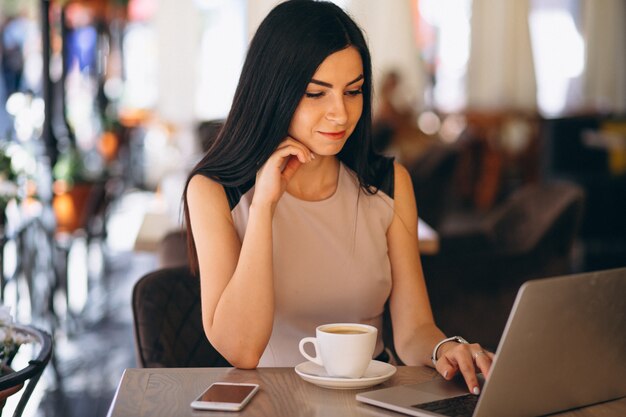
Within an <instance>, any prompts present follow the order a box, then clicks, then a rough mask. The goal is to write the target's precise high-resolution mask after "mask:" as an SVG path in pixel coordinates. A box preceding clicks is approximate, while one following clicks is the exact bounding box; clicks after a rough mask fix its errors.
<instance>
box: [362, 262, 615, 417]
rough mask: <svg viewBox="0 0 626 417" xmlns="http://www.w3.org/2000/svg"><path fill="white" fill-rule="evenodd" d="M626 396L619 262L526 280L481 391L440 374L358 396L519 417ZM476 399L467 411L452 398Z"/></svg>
mask: <svg viewBox="0 0 626 417" xmlns="http://www.w3.org/2000/svg"><path fill="white" fill-rule="evenodd" d="M624 396H626V268H620V269H612V270H607V271H599V272H591V273H583V274H576V275H568V276H562V277H556V278H547V279H540V280H533V281H528V282H526V283H524V284H523V285H522V287H521V288H520V290H519V291H518V293H517V298H516V300H515V303H514V305H513V308H512V310H511V314H510V315H509V319H508V321H507V324H506V327H505V329H504V333H503V335H502V338H501V340H500V344H499V345H498V349H497V351H496V357H495V359H494V362H493V364H492V367H491V375H490V377H489V379H488V380H487V381H486V382H485V383H484V385H483V387H482V390H481V394H480V396H479V397H476V396H474V395H471V394H468V391H467V387H466V386H465V384H464V382H463V381H462V380H461V379H459V380H458V381H445V380H443V379H442V378H437V379H435V380H433V381H429V382H426V383H422V384H414V385H403V386H396V387H392V388H386V389H380V390H376V391H369V392H363V393H360V394H357V396H356V399H357V400H358V401H361V402H364V403H367V404H372V405H375V406H378V407H383V408H387V409H390V410H394V411H397V412H400V413H404V414H409V415H412V416H442V415H443V416H446V415H447V416H452V415H454V416H456V415H467V416H473V417H489V416H509V417H516V416H539V415H544V414H549V413H555V412H559V411H564V410H569V409H573V408H578V407H582V406H585V405H590V404H594V403H599V402H603V401H608V400H612V399H616V398H620V397H624ZM472 400H473V402H474V405H473V406H470V409H469V410H466V411H465V412H463V411H461V410H460V409H459V410H458V411H452V412H451V411H449V407H448V405H447V404H446V403H449V402H456V403H459V405H457V406H458V407H462V405H461V404H460V403H464V402H466V401H470V402H471V401H472ZM472 408H473V409H472ZM444 409H448V411H444V412H442V411H441V410H444Z"/></svg>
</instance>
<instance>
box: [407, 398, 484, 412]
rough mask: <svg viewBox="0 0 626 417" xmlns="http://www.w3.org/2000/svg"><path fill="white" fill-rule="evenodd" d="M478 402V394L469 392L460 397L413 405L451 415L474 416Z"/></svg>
mask: <svg viewBox="0 0 626 417" xmlns="http://www.w3.org/2000/svg"><path fill="white" fill-rule="evenodd" d="M477 403H478V395H472V394H468V395H462V396H460V397H453V398H446V399H445V400H438V401H431V402H428V403H423V404H416V405H412V406H411V407H413V408H417V409H420V410H426V411H430V412H433V413H438V414H443V415H444V416H450V417H472V414H474V409H475V408H476V404H477Z"/></svg>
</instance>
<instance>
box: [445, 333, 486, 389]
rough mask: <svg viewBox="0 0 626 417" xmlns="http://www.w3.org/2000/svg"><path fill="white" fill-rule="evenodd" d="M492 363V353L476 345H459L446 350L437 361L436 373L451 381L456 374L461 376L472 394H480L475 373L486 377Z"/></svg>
mask: <svg viewBox="0 0 626 417" xmlns="http://www.w3.org/2000/svg"><path fill="white" fill-rule="evenodd" d="M492 361H493V353H491V352H488V351H486V350H484V349H483V348H481V347H480V345H478V344H459V345H457V346H455V347H454V348H451V349H448V350H447V351H446V352H445V353H444V354H443V355H442V356H441V357H440V358H439V360H438V361H437V364H436V368H437V371H438V372H439V373H440V374H441V375H442V376H443V377H444V378H445V379H446V380H450V379H452V378H453V377H454V376H455V375H456V374H457V373H459V372H460V373H461V374H462V375H463V379H464V380H465V383H466V384H467V388H468V389H469V391H470V392H471V393H473V394H476V395H478V394H479V393H480V385H479V383H478V378H477V376H476V371H477V370H479V371H480V372H482V373H483V375H485V377H488V375H489V371H490V368H491V362H492Z"/></svg>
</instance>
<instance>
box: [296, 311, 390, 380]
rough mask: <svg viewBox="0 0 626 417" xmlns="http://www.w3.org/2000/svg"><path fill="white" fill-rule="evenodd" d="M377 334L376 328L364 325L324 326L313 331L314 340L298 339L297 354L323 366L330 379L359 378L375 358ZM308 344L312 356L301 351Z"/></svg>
mask: <svg viewBox="0 0 626 417" xmlns="http://www.w3.org/2000/svg"><path fill="white" fill-rule="evenodd" d="M377 333H378V329H377V328H376V327H374V326H369V325H367V324H358V323H332V324H324V325H322V326H318V327H317V328H316V329H315V337H305V338H304V339H302V340H300V353H302V356H304V357H305V358H307V359H308V360H310V361H311V362H313V363H316V364H317V365H319V366H323V367H324V368H325V369H326V372H327V373H328V375H330V376H336V377H343V378H360V377H362V376H363V374H364V373H365V370H366V369H367V367H368V366H369V364H370V362H371V360H372V356H373V355H374V349H375V348H376V336H377ZM307 343H311V344H313V346H314V347H315V357H312V356H310V355H309V354H308V353H306V352H305V351H304V345H306V344H307Z"/></svg>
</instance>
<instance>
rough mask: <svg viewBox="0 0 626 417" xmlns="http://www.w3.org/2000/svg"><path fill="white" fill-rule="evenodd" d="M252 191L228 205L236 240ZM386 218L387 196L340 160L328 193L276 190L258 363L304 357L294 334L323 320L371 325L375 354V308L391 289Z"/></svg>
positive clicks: (309, 332)
mask: <svg viewBox="0 0 626 417" xmlns="http://www.w3.org/2000/svg"><path fill="white" fill-rule="evenodd" d="M392 183H393V182H392ZM253 194H254V187H252V188H250V189H249V190H248V191H247V192H245V193H243V194H240V198H238V201H233V202H232V204H231V207H233V209H232V211H231V213H232V216H233V220H234V222H235V226H236V228H237V232H238V234H239V238H240V239H241V240H242V241H243V238H244V234H245V230H246V225H247V222H248V214H249V208H250V203H251V201H252V196H253ZM390 194H393V192H391V193H390ZM392 219H393V199H392V198H391V197H390V196H389V195H388V194H386V193H384V192H383V191H379V192H378V193H376V194H374V195H369V194H367V193H365V192H363V190H361V189H360V187H359V183H358V180H357V178H356V175H355V174H354V173H353V172H352V171H351V170H350V169H349V168H347V167H346V166H345V165H343V164H340V168H339V178H338V183H337V190H336V191H335V193H334V194H333V195H332V196H331V197H329V198H328V199H326V200H322V201H315V202H311V201H303V200H299V199H297V198H295V197H294V196H292V195H290V194H288V193H285V194H284V195H283V197H282V198H281V199H280V201H279V202H278V205H277V207H276V212H275V215H274V220H273V234H274V246H273V248H274V289H275V303H276V306H275V316H274V326H273V331H272V335H271V338H270V341H269V343H268V345H267V348H266V349H265V352H264V353H263V356H262V357H261V361H260V363H259V366H295V365H297V364H299V363H301V362H303V361H305V359H304V358H303V357H302V355H301V354H300V352H299V350H298V343H299V341H300V339H302V338H303V337H306V336H314V335H315V328H316V327H317V326H319V325H320V324H325V323H338V322H342V323H343V322H355V323H364V324H370V325H373V326H375V327H377V328H378V341H377V345H376V349H375V352H374V356H377V355H378V354H380V353H381V352H382V351H383V342H382V314H383V310H384V305H385V302H386V300H387V298H388V297H389V294H390V292H391V267H390V263H389V257H388V253H387V239H386V233H387V230H388V228H389V225H390V224H391V221H392Z"/></svg>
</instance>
